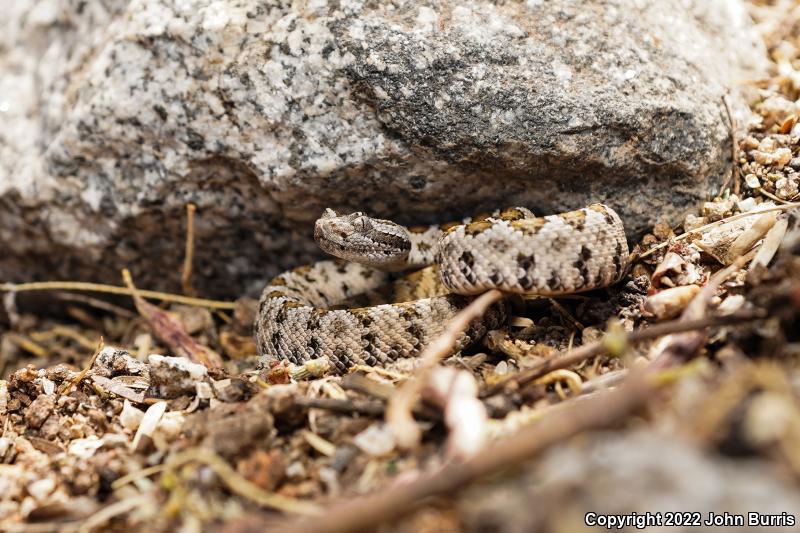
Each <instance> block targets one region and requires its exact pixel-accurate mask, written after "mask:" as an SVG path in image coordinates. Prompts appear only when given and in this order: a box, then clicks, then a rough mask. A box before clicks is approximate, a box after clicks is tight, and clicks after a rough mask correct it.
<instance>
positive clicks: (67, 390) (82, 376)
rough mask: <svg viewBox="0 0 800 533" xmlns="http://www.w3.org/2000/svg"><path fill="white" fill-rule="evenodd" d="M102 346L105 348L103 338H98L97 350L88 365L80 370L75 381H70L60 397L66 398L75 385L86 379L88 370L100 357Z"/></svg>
mask: <svg viewBox="0 0 800 533" xmlns="http://www.w3.org/2000/svg"><path fill="white" fill-rule="evenodd" d="M104 346H105V344H104V342H103V337H100V341H99V342H98V343H97V348H96V349H95V351H94V353H93V354H92V357H91V358H90V359H89V363H88V364H87V365H86V366H85V367H84V368H83V370H81V372H80V374H78V375H77V376H75V379H73V380H72V381H70V382H69V383H68V384H67V386H66V387H64V390H63V391H61V394H62V395H64V396H66V395H67V394H69V393H70V391H72V389H73V388H74V387H76V386H77V385H80V383H81V381H83V380H84V379H85V378H86V374H88V373H89V370H91V369H92V366H93V365H94V362H95V361H96V360H97V356H98V355H100V352H102V351H103V347H104Z"/></svg>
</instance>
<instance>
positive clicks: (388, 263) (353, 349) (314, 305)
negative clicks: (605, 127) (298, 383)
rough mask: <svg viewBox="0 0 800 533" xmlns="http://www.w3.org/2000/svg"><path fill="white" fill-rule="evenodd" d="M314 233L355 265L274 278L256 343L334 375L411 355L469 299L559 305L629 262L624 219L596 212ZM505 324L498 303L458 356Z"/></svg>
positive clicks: (327, 223) (509, 214)
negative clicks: (505, 297) (488, 295)
mask: <svg viewBox="0 0 800 533" xmlns="http://www.w3.org/2000/svg"><path fill="white" fill-rule="evenodd" d="M314 233H315V238H316V239H317V242H318V243H319V244H320V246H321V247H322V248H323V249H324V250H325V251H327V252H329V253H331V254H333V255H336V256H338V257H340V258H342V259H346V260H350V261H358V262H360V263H361V264H359V263H354V262H343V261H331V260H328V261H319V262H317V263H315V264H313V265H310V266H305V267H301V268H298V269H295V270H291V271H288V272H285V273H283V274H281V275H280V276H278V277H277V278H275V279H274V280H272V281H271V282H270V283H269V284H268V285H267V287H266V288H265V289H264V292H263V294H262V296H261V301H260V305H259V312H258V316H257V318H256V323H255V337H256V342H257V345H258V349H259V352H260V353H261V354H262V355H265V356H268V357H277V358H281V359H288V360H290V361H292V362H294V363H296V364H301V363H303V362H305V361H307V360H309V359H312V358H317V357H327V358H328V359H329V360H330V361H331V363H332V364H333V366H334V367H335V368H336V370H337V371H339V372H345V371H347V369H348V368H350V367H351V366H352V365H354V364H368V365H383V364H386V363H387V362H390V361H393V360H395V359H397V358H399V357H413V356H415V355H418V354H419V352H420V351H421V350H422V349H423V348H424V347H425V346H426V345H427V344H428V343H429V342H430V341H431V340H433V339H434V338H436V337H437V336H438V335H439V334H441V333H442V331H443V330H444V327H445V326H446V324H447V322H448V321H449V319H450V318H451V317H453V316H454V315H455V314H456V313H458V311H459V310H461V309H462V308H463V307H464V306H466V305H467V304H468V303H469V302H470V301H471V299H472V297H471V295H476V294H480V293H482V292H485V291H486V290H489V289H493V288H496V289H500V290H502V291H506V292H513V293H522V294H537V295H542V296H558V295H563V294H572V293H577V292H582V291H587V290H591V289H596V288H601V287H606V286H608V285H611V284H613V283H615V282H616V281H618V280H619V279H620V278H621V277H622V276H623V274H624V273H625V270H626V266H627V261H628V245H627V241H626V239H625V232H624V229H623V226H622V222H621V221H620V218H619V216H618V215H617V214H616V213H615V212H614V210H612V209H611V208H609V207H607V206H605V205H602V204H593V205H590V206H588V207H586V208H584V209H579V210H576V211H571V212H568V213H562V214H558V215H550V216H545V217H536V216H534V215H533V214H532V213H531V212H530V211H529V210H527V209H525V208H510V209H506V210H504V211H502V212H495V213H492V214H488V215H480V216H477V217H474V218H472V219H466V220H464V221H462V222H460V223H454V224H444V225H436V226H427V227H420V228H409V229H407V228H405V227H403V226H400V225H398V224H395V223H393V222H390V221H386V220H380V219H374V218H370V217H368V216H366V215H364V214H363V213H353V214H351V215H345V216H339V215H336V214H335V213H334V212H333V211H331V210H327V211H326V213H325V214H324V215H323V217H322V218H320V219H319V220H318V221H317V223H316V226H315V232H314ZM431 264H433V265H435V266H430V267H427V268H423V267H425V266H426V265H431ZM409 268H422V269H421V270H418V271H416V272H414V273H412V274H410V275H409V276H407V277H405V278H401V279H400V280H399V281H396V277H397V276H396V274H394V273H393V272H395V271H401V270H405V269H409ZM392 282H393V283H392ZM387 287H389V288H388V289H387ZM380 299H385V301H386V302H389V303H376V302H377V301H380ZM342 306H344V307H345V308H339V307H342ZM504 318H505V317H504V306H503V305H498V306H495V307H494V308H492V309H491V310H490V311H489V312H488V313H487V314H486V315H485V316H484V317H483V319H481V320H478V321H475V322H473V324H472V325H471V327H470V328H469V330H468V331H466V332H464V334H463V335H462V337H461V338H460V339H459V342H458V346H457V348H463V347H465V346H467V345H469V344H470V343H472V342H474V341H475V340H476V339H479V338H480V337H482V336H483V335H484V334H485V333H486V331H487V330H489V329H493V328H496V327H498V326H499V325H500V324H501V322H502V321H503V320H504Z"/></svg>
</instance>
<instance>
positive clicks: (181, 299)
mask: <svg viewBox="0 0 800 533" xmlns="http://www.w3.org/2000/svg"><path fill="white" fill-rule="evenodd" d="M57 290H63V291H88V292H97V293H105V294H119V295H123V296H133V291H131V289H129V288H128V287H119V286H117V285H106V284H103V283H89V282H84V281H36V282H32V283H0V292H30V291H57ZM136 292H137V294H139V296H141V297H142V298H147V299H148V300H158V301H161V302H171V303H177V304H185V305H193V306H195V307H208V308H210V309H235V308H236V302H224V301H220V300H209V299H206V298H191V297H189V296H181V295H180V294H170V293H167V292H159V291H148V290H140V289H137V290H136Z"/></svg>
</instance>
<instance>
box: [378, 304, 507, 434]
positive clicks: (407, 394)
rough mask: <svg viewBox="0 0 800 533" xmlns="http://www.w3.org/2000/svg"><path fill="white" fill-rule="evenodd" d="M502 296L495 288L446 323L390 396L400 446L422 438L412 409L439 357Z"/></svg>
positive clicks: (389, 408)
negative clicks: (413, 370)
mask: <svg viewBox="0 0 800 533" xmlns="http://www.w3.org/2000/svg"><path fill="white" fill-rule="evenodd" d="M502 298H503V293H502V292H500V291H498V290H496V289H492V290H490V291H487V292H485V293H483V294H482V295H481V296H479V297H477V298H476V299H475V300H473V301H472V302H471V303H470V304H469V305H468V306H467V307H465V308H464V309H462V310H461V311H459V312H458V314H457V315H456V316H454V317H453V318H452V319H451V320H450V322H449V323H448V324H447V327H446V328H445V330H444V332H442V334H441V335H439V336H438V337H437V338H436V339H434V340H433V342H431V343H430V344H428V346H426V347H425V349H424V350H423V351H422V353H421V354H420V356H419V358H420V366H419V367H418V368H417V371H416V373H415V374H414V376H413V377H411V378H410V379H408V380H406V381H405V382H404V383H403V384H402V385H401V386H400V388H399V389H398V390H397V392H396V393H395V394H393V395H392V397H391V398H390V399H389V405H388V406H387V407H386V422H387V423H388V424H389V426H390V427H391V428H392V432H393V433H394V435H395V439H396V440H397V443H398V445H399V446H400V447H403V448H414V447H416V446H417V445H418V444H419V441H420V439H421V437H422V434H421V431H420V429H419V426H418V425H417V423H416V422H415V421H414V417H413V416H411V411H412V409H413V407H414V404H415V403H416V402H417V399H418V398H419V397H420V393H421V392H422V389H423V388H424V387H425V384H426V383H427V382H428V378H429V376H430V374H431V372H432V370H433V369H434V368H435V367H436V365H437V364H438V363H439V361H440V360H442V359H443V358H445V357H447V356H448V355H450V354H451V353H452V351H453V347H454V346H455V345H456V342H457V341H458V337H459V335H461V334H462V333H463V332H464V330H466V329H467V328H468V327H469V324H470V322H472V321H473V320H475V319H476V318H480V317H481V316H483V314H484V313H485V312H486V310H487V309H488V308H489V307H490V306H491V305H492V304H494V303H495V302H497V301H499V300H501V299H502Z"/></svg>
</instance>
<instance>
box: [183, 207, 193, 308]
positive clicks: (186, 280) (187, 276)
mask: <svg viewBox="0 0 800 533" xmlns="http://www.w3.org/2000/svg"><path fill="white" fill-rule="evenodd" d="M196 210H197V206H196V205H194V204H187V205H186V251H185V253H184V256H183V272H182V274H181V286H182V287H183V293H184V294H188V295H189V296H194V289H193V288H192V263H193V262H194V212H195V211H196Z"/></svg>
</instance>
